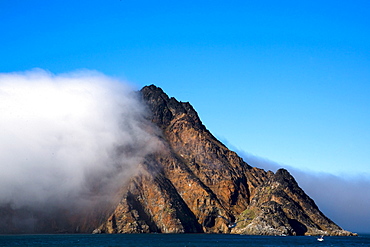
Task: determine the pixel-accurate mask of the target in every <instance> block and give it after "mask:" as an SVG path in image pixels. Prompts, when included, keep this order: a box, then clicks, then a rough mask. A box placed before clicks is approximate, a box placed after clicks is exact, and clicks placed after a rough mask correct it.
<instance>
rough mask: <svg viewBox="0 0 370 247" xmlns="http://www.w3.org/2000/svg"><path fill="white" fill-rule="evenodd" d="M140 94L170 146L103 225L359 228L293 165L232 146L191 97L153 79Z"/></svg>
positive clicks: (300, 230)
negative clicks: (254, 163) (254, 160)
mask: <svg viewBox="0 0 370 247" xmlns="http://www.w3.org/2000/svg"><path fill="white" fill-rule="evenodd" d="M141 93H142V95H143V99H144V101H145V102H146V103H147V105H148V108H149V110H150V111H151V112H152V115H151V117H152V119H151V120H152V122H153V123H154V124H155V125H156V126H157V127H158V128H159V130H160V131H159V133H161V135H160V138H161V139H162V142H163V150H162V151H161V152H158V153H156V154H155V155H151V156H150V157H147V159H146V161H145V163H144V164H142V166H141V172H140V174H139V175H138V176H136V177H135V178H133V179H132V180H131V182H130V184H128V185H127V188H125V190H123V191H124V193H123V194H122V199H121V201H120V202H119V204H118V206H117V207H116V209H115V210H114V211H113V212H112V214H111V215H110V216H109V218H108V219H107V220H106V221H105V222H104V223H103V224H102V225H101V226H100V227H99V229H100V230H101V231H102V232H106V233H149V232H159V233H194V232H204V233H238V234H256V235H282V234H286V235H305V234H306V235H308V234H311V235H321V234H325V235H352V233H350V232H348V231H345V230H343V229H341V228H340V227H339V226H338V225H336V224H335V223H334V222H332V221H331V220H330V219H328V218H327V217H326V216H325V215H324V214H323V213H322V212H321V211H320V210H319V209H318V207H317V206H316V204H315V203H314V201H313V200H312V199H311V198H309V197H308V196H307V195H306V194H305V193H304V191H303V190H302V189H301V188H300V187H299V186H298V184H297V183H296V181H295V180H294V178H293V177H292V176H291V175H290V174H289V172H288V171H286V170H284V169H281V170H278V171H277V172H276V173H275V174H274V173H273V172H271V171H268V172H266V171H264V170H262V169H258V168H255V167H251V166H249V165H248V164H247V163H245V162H244V161H243V160H242V159H241V158H240V157H239V156H238V155H237V154H236V153H235V152H233V151H230V150H229V149H228V148H227V147H226V146H225V145H223V144H222V143H221V142H219V141H218V140H217V139H216V138H215V137H214V136H213V135H212V134H211V133H210V132H209V131H208V130H207V129H206V127H205V126H204V125H203V124H202V122H201V121H200V119H199V117H198V114H197V113H196V111H195V110H194V109H193V107H192V106H191V105H190V104H189V103H184V102H179V101H177V100H176V99H175V98H169V97H168V96H167V95H166V94H165V93H164V92H163V91H162V89H160V88H158V87H156V86H154V85H151V86H147V87H144V88H143V89H142V90H141ZM220 216H222V217H220ZM228 221H230V222H228ZM233 222H236V224H232V223H233ZM229 226H231V227H229Z"/></svg>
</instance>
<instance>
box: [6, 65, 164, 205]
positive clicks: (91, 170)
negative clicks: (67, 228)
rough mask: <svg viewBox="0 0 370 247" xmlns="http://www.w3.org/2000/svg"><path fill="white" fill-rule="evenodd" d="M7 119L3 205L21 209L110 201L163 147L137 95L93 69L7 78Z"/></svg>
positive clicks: (37, 73) (37, 71) (33, 73)
mask: <svg viewBox="0 0 370 247" xmlns="http://www.w3.org/2000/svg"><path fill="white" fill-rule="evenodd" d="M0 114H1V117H0V170H1V172H0V206H1V205H8V206H9V205H10V207H11V208H12V209H15V210H17V209H20V208H22V207H27V208H43V209H45V210H48V209H50V208H52V207H54V206H56V205H57V206H58V207H63V208H65V209H68V210H71V209H73V208H77V209H79V208H80V209H84V207H85V206H86V205H95V204H98V203H99V202H100V201H106V200H108V199H109V198H108V197H107V195H110V194H109V193H108V192H112V191H114V190H115V189H117V188H118V187H119V186H121V185H122V184H123V183H124V182H125V181H127V179H128V178H130V177H131V176H132V174H134V173H135V171H136V169H137V166H138V164H139V163H140V162H141V161H142V159H143V157H144V156H145V155H147V154H149V153H151V152H154V151H155V150H156V149H157V146H158V145H157V139H156V138H155V136H154V135H152V134H151V133H150V128H148V126H149V123H148V122H147V120H146V114H147V112H146V108H145V106H144V104H142V103H141V101H140V98H139V97H138V95H137V93H135V92H134V91H133V90H132V89H131V88H130V87H129V86H128V85H127V84H126V83H123V82H120V81H118V80H115V79H112V78H108V77H106V76H104V75H102V74H99V73H97V72H93V71H80V72H75V73H69V74H60V75H54V74H51V73H48V72H46V71H43V70H34V71H28V72H21V73H7V74H0ZM92 203H93V204H92ZM94 203H95V204H94Z"/></svg>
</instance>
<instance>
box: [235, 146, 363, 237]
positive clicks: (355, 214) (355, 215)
mask: <svg viewBox="0 0 370 247" xmlns="http://www.w3.org/2000/svg"><path fill="white" fill-rule="evenodd" d="M237 153H238V154H239V155H240V156H241V157H243V159H244V160H245V161H246V162H247V163H248V164H250V165H251V166H255V167H258V168H262V169H265V170H271V171H273V172H276V170H277V169H279V168H285V169H287V170H288V171H289V172H290V173H291V174H292V175H293V176H294V178H295V179H296V181H297V182H298V184H299V186H300V187H301V188H302V189H303V190H304V191H305V192H306V193H307V194H308V195H309V196H310V197H311V198H312V199H313V200H314V201H315V203H316V204H317V205H318V207H319V208H320V210H321V211H322V212H323V213H324V214H325V215H326V216H327V217H329V218H330V219H331V220H333V221H334V222H335V223H336V224H338V225H339V226H340V227H342V228H344V229H345V230H349V231H353V232H357V233H370V224H369V222H370V212H369V208H370V191H369V188H370V178H369V177H368V176H366V174H363V175H356V176H354V175H352V176H351V175H343V176H338V175H333V174H330V173H318V172H313V171H310V170H309V168H307V170H301V169H297V168H294V167H290V166H286V165H281V164H279V163H277V162H274V161H271V160H268V159H265V158H261V157H257V156H254V155H251V154H248V153H246V152H243V151H237ZM349 169H350V168H349Z"/></svg>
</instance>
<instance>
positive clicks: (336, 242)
mask: <svg viewBox="0 0 370 247" xmlns="http://www.w3.org/2000/svg"><path fill="white" fill-rule="evenodd" d="M0 246H30V247H31V246H32V247H34V246H91V247H94V246H103V247H104V246H107V247H108V246H112V247H113V246H135V247H142V246H164V247H167V246H168V247H169V246H176V247H179V246H187V247H217V246H222V247H228V246H230V247H231V246H232V247H239V246H243V247H246V246H277V247H280V246H320V247H324V246H370V234H360V235H359V236H358V237H325V240H324V241H323V242H319V241H317V239H316V237H313V236H312V237H311V236H299V237H293V236H286V237H283V236H248V235H233V234H232V235H228V234H101V235H93V234H59V235H0Z"/></svg>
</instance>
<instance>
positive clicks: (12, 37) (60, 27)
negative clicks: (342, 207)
mask: <svg viewBox="0 0 370 247" xmlns="http://www.w3.org/2000/svg"><path fill="white" fill-rule="evenodd" d="M0 19H1V21H0V32H1V38H0V58H1V59H0V72H1V73H4V72H5V73H8V72H15V71H25V70H30V69H33V68H42V69H45V70H48V71H50V72H52V73H56V74H58V73H64V72H70V71H74V70H78V69H91V70H97V71H100V72H102V73H104V74H106V75H108V76H113V77H117V78H120V79H122V80H126V81H129V82H130V83H132V84H133V85H135V87H136V88H138V89H139V88H141V87H142V86H145V85H149V84H155V85H157V86H160V87H162V88H163V89H164V91H165V92H166V93H168V94H169V95H170V96H174V97H176V98H177V99H178V100H181V101H189V102H190V103H191V104H192V105H193V106H194V107H195V109H196V110H197V111H198V113H199V115H200V117H201V119H202V121H203V122H204V124H205V125H206V126H207V128H208V129H209V130H210V131H211V132H212V133H213V134H214V135H216V136H217V137H218V138H219V139H221V140H222V141H224V142H225V143H226V144H227V145H228V146H230V147H231V148H235V149H238V150H243V151H244V152H247V153H250V154H253V155H256V156H259V157H263V158H266V159H269V160H272V161H274V162H277V163H279V164H281V166H289V167H294V168H296V169H300V170H303V171H310V172H314V173H320V172H324V173H329V174H334V175H336V176H339V177H343V178H346V179H348V178H352V177H361V179H366V180H369V179H370V165H369V160H370V152H369V150H370V127H369V126H370V111H369V106H370V97H369V96H370V30H369V29H370V3H369V2H368V1H358V0H353V1H315V0H313V1H284V0H283V1H258V3H257V1H233V0H229V1H217V0H216V1H215V0H214V1H202V0H198V1H184V2H182V1H181V2H180V1H142V0H135V1H134V0H122V1H120V0H107V1H102V0H100V1H99V0H89V1H85V0H80V1H70V0H63V1H61V0H53V1H34V0H12V1H9V0H8V1H6V0H0Z"/></svg>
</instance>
